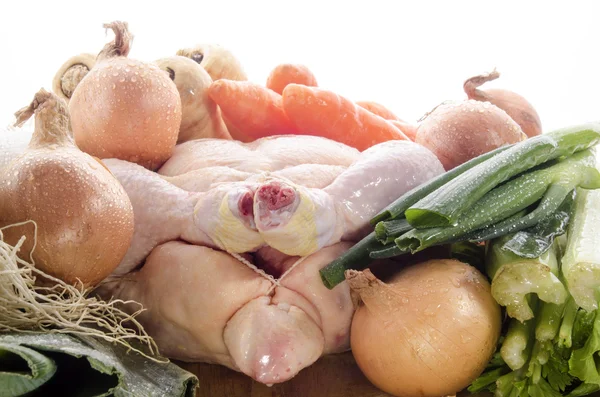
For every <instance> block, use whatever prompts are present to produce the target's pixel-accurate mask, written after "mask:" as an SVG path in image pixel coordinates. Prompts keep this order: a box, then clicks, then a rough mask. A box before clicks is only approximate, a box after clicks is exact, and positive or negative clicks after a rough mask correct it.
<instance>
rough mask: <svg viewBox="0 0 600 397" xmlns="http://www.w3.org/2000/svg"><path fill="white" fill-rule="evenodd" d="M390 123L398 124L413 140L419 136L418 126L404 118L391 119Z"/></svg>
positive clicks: (397, 126)
mask: <svg viewBox="0 0 600 397" xmlns="http://www.w3.org/2000/svg"><path fill="white" fill-rule="evenodd" d="M390 123H392V124H393V125H395V126H396V128H398V129H399V130H400V131H402V132H403V133H404V135H406V136H407V137H408V138H409V139H410V140H411V141H414V140H415V138H416V137H417V126H416V125H414V124H410V123H407V122H406V121H403V120H390Z"/></svg>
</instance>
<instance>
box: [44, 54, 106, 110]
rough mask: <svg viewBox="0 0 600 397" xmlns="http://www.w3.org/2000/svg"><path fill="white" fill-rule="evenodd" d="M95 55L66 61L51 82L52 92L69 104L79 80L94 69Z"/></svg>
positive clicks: (78, 56) (75, 57)
mask: <svg viewBox="0 0 600 397" xmlns="http://www.w3.org/2000/svg"><path fill="white" fill-rule="evenodd" d="M95 64H96V55H94V54H86V53H84V54H79V55H75V56H74V57H71V58H69V59H67V61H66V62H65V63H63V64H62V66H61V67H60V68H59V69H58V70H57V71H56V74H55V75H54V79H53V80H52V91H54V93H55V94H56V95H58V96H59V97H60V98H62V99H64V100H65V101H67V102H69V100H70V99H71V96H73V92H74V91H75V88H77V86H78V85H79V83H80V82H81V80H83V78H84V77H85V76H86V75H87V74H88V73H89V71H90V70H92V69H93V68H94V65H95Z"/></svg>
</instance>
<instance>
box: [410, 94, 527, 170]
mask: <svg viewBox="0 0 600 397" xmlns="http://www.w3.org/2000/svg"><path fill="white" fill-rule="evenodd" d="M526 138H527V135H525V134H524V133H523V131H522V130H521V127H519V125H518V124H517V123H515V121H514V120H513V119H512V118H510V116H509V115H508V114H507V113H506V112H505V111H504V110H502V109H500V108H499V107H497V106H495V105H492V104H491V103H488V102H479V101H475V100H472V99H470V100H466V101H462V102H448V103H442V104H441V105H438V106H437V107H436V108H435V109H433V110H432V111H431V112H430V113H429V114H427V116H426V117H425V119H423V120H422V121H421V123H420V124H419V127H418V128H417V137H416V138H415V142H416V143H418V144H420V145H423V146H425V147H426V148H427V149H429V150H431V151H432V152H433V153H434V154H435V155H436V156H437V157H438V159H440V161H441V162H442V164H443V165H444V168H445V169H446V171H449V170H451V169H452V168H454V167H456V166H459V165H461V164H462V163H465V162H467V161H469V160H471V159H473V158H475V157H477V156H479V155H482V154H484V153H487V152H490V151H492V150H494V149H496V148H499V147H500V146H504V145H506V144H511V143H517V142H520V141H522V140H524V139H526Z"/></svg>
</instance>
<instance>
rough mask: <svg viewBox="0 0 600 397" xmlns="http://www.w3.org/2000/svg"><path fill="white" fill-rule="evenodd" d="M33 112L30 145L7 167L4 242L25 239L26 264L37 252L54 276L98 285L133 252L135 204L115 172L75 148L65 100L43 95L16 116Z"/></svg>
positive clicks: (0, 218) (2, 181)
mask: <svg viewBox="0 0 600 397" xmlns="http://www.w3.org/2000/svg"><path fill="white" fill-rule="evenodd" d="M33 114H35V130H34V133H33V135H32V138H31V141H30V143H29V146H28V147H27V149H26V150H25V152H24V153H23V154H21V155H20V156H18V157H17V158H16V159H14V160H13V161H11V162H10V163H9V165H7V166H6V167H5V168H3V169H2V170H0V227H5V226H9V227H7V228H5V229H4V230H3V234H4V241H6V242H7V243H8V244H11V245H15V244H16V243H17V241H18V240H19V239H20V238H21V236H23V235H25V236H26V238H27V239H26V241H25V244H24V245H23V247H22V249H21V251H20V252H19V255H20V256H21V258H22V259H24V260H27V261H28V260H29V259H30V255H32V257H33V260H34V261H35V265H36V266H37V267H38V268H39V269H40V270H42V271H44V272H46V273H47V274H49V275H51V276H54V277H57V278H59V279H61V280H63V281H65V282H67V283H70V284H76V283H77V282H78V280H79V281H81V282H82V283H83V285H84V286H86V287H88V286H94V285H96V284H97V283H98V282H100V281H101V280H103V279H104V278H105V277H107V276H108V275H109V274H110V273H111V272H112V271H113V270H114V269H115V268H116V267H117V265H118V264H119V262H120V261H121V260H122V259H123V257H124V256H125V253H126V252H127V249H128V248H129V244H130V243H131V240H132V238H133V208H132V206H131V202H130V201H129V197H128V196H127V193H126V192H125V190H124V189H123V187H122V186H121V184H120V183H119V182H118V181H117V179H116V178H115V177H114V176H113V175H112V174H111V173H110V171H108V169H107V168H105V167H104V165H103V164H102V163H101V162H100V161H99V160H98V159H96V158H94V157H92V156H90V155H88V154H86V153H83V152H82V151H81V150H79V149H78V148H77V147H76V146H75V143H74V142H73V138H72V137H71V136H70V134H69V133H68V125H69V118H68V114H67V107H66V103H65V102H64V100H63V99H61V98H58V97H57V96H56V95H55V94H52V93H49V92H47V91H45V90H43V89H42V90H40V91H39V92H38V93H37V94H36V95H35V98H34V100H33V102H32V103H31V104H30V105H29V106H27V107H25V108H23V109H21V110H20V111H19V112H17V114H16V116H17V123H18V124H19V125H20V124H22V123H24V122H25V121H26V120H27V119H29V118H30V117H31V116H32V115H33ZM29 221H33V222H29ZM22 222H25V223H24V224H21V225H16V226H11V225H15V224H19V223H22ZM34 244H35V250H33V247H34ZM32 250H33V252H32Z"/></svg>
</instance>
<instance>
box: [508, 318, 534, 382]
mask: <svg viewBox="0 0 600 397" xmlns="http://www.w3.org/2000/svg"><path fill="white" fill-rule="evenodd" d="M534 329H535V320H533V319H532V320H527V321H525V322H523V323H522V322H520V321H519V320H516V319H512V320H511V321H510V324H509V327H508V332H507V333H506V339H504V343H503V344H502V347H501V348H500V354H501V355H502V359H503V360H504V362H505V363H506V364H507V365H508V366H509V367H510V369H512V370H513V371H516V370H518V369H520V368H522V367H523V366H524V365H525V364H526V363H527V361H528V360H529V356H530V355H531V351H532V349H533V345H534V343H535V342H534V341H535V338H533V333H534Z"/></svg>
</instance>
